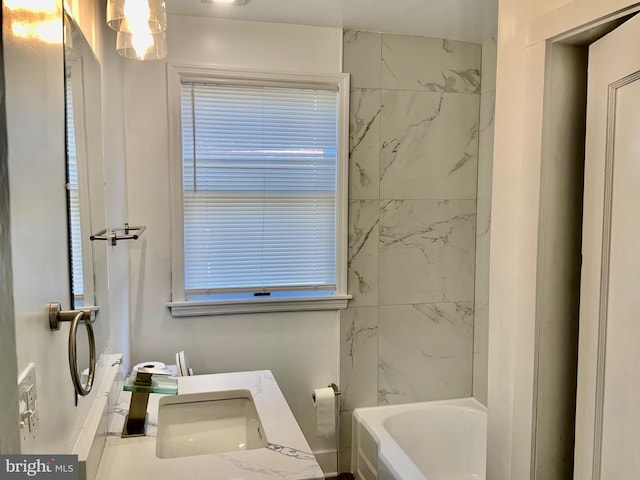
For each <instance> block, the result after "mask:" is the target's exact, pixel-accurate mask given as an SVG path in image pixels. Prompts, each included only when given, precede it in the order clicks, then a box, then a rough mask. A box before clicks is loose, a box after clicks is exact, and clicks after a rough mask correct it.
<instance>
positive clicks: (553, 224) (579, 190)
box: [530, 5, 640, 480]
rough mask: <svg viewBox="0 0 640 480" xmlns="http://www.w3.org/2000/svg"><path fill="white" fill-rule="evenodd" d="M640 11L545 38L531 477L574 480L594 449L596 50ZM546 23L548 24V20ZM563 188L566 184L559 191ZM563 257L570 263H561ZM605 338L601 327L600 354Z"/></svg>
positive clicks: (633, 9) (634, 8)
mask: <svg viewBox="0 0 640 480" xmlns="http://www.w3.org/2000/svg"><path fill="white" fill-rule="evenodd" d="M639 11H640V6H639V5H635V6H632V7H629V8H627V9H623V10H619V11H617V12H615V13H612V14H610V15H607V16H605V17H602V18H599V19H597V20H594V21H589V22H588V23H585V24H583V25H581V26H579V27H575V28H571V29H570V30H567V31H565V32H563V33H561V34H558V35H554V36H552V37H549V38H545V53H544V61H545V68H544V101H543V110H542V125H541V127H542V128H541V134H542V135H541V156H540V186H539V187H540V191H539V212H538V214H539V216H538V230H537V233H538V239H537V258H536V280H535V283H536V299H535V300H536V308H535V326H534V329H535V338H534V347H533V353H534V358H533V365H532V367H533V375H532V381H533V382H532V385H533V398H532V410H531V422H532V423H531V457H530V478H531V479H536V478H557V479H558V480H560V479H566V478H570V475H573V473H574V467H577V465H575V464H574V459H575V449H576V448H580V449H581V451H582V454H583V455H584V454H585V452H586V451H588V450H589V449H591V453H592V454H593V452H594V450H593V448H594V446H593V445H581V444H580V442H576V438H575V437H574V432H575V427H576V415H577V414H578V413H579V412H576V395H577V368H578V328H579V308H580V266H581V248H582V236H581V232H582V213H583V211H582V195H583V179H584V160H585V156H584V139H585V134H586V124H585V122H584V119H585V115H586V104H587V95H586V78H587V64H588V62H587V58H588V48H589V46H590V45H591V44H592V43H593V42H595V41H597V40H598V39H599V38H601V37H603V36H604V35H606V34H607V33H609V32H610V31H612V30H614V29H615V28H617V27H618V26H619V25H620V24H621V23H624V21H626V20H627V19H628V18H629V17H630V16H632V15H634V14H636V13H638V12H639ZM532 28H533V29H535V28H536V25H533V27H532ZM538 28H539V29H544V26H543V25H542V24H540V25H538ZM567 119H579V121H572V122H567ZM560 185H561V186H562V187H564V188H562V189H558V186H560ZM576 198H579V201H577V200H576ZM570 218H573V219H574V221H573V224H571V225H569V226H567V224H566V221H567V219H570ZM559 258H562V259H563V260H564V261H563V262H558V259H559ZM563 282H568V283H569V284H571V286H572V288H571V289H570V291H569V292H567V291H566V290H563V289H562V288H559V286H560V285H561V284H562V283H563ZM567 293H569V295H567ZM602 336H603V332H602V328H600V331H599V332H598V342H597V343H598V355H599V356H601V355H602V350H603V340H602ZM599 368H602V362H599ZM599 376H600V375H599ZM594 420H595V419H594ZM550 425H551V427H550ZM596 457H597V456H596ZM589 458H590V459H592V460H593V457H589ZM594 468H595V467H594ZM592 471H593V470H590V471H589V472H588V473H587V472H584V471H580V472H579V473H578V477H577V478H581V479H582V478H584V479H586V478H592V477H591V475H592ZM585 474H588V475H589V477H586V476H585Z"/></svg>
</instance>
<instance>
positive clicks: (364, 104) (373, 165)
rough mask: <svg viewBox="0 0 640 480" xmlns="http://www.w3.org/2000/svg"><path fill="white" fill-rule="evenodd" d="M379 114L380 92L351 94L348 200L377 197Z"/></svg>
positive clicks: (375, 90) (357, 91)
mask: <svg viewBox="0 0 640 480" xmlns="http://www.w3.org/2000/svg"><path fill="white" fill-rule="evenodd" d="M380 113H381V107H380V90H377V89H352V90H351V110H350V122H349V198H350V199H362V198H366V199H374V198H378V196H379V183H380V178H379V177H380V172H379V170H380Z"/></svg>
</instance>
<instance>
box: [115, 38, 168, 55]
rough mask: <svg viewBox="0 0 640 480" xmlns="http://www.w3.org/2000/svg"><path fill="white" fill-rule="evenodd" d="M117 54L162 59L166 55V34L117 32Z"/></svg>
mask: <svg viewBox="0 0 640 480" xmlns="http://www.w3.org/2000/svg"><path fill="white" fill-rule="evenodd" d="M116 51H117V52H118V55H120V56H122V57H125V58H131V59H134V60H162V59H163V58H165V57H166V56H167V34H166V33H164V32H162V33H156V34H155V35H150V34H133V33H127V32H118V34H117V35H116Z"/></svg>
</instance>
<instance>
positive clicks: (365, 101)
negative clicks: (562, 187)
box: [340, 31, 490, 471]
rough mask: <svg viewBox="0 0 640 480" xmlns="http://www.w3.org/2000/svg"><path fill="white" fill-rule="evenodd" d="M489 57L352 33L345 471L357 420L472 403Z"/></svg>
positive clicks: (444, 44)
mask: <svg viewBox="0 0 640 480" xmlns="http://www.w3.org/2000/svg"><path fill="white" fill-rule="evenodd" d="M481 49H482V46H481V45H480V44H474V43H467V42H457V41H448V40H443V39H433V38H425V37H416V36H405V35H391V34H380V33H370V32H360V31H346V32H345V33H344V65H343V68H344V71H345V72H348V73H350V74H351V89H352V90H351V121H350V165H349V169H350V171H349V175H350V179H349V182H350V185H349V268H348V272H349V273H348V282H349V286H348V288H349V293H350V294H351V295H353V300H352V301H351V302H350V304H349V308H348V309H347V310H345V311H343V312H342V314H341V322H340V323H341V339H340V340H341V359H340V365H341V367H340V368H341V372H340V381H341V389H342V392H343V394H342V396H341V425H342V429H341V470H342V471H348V469H349V461H350V444H351V441H350V435H351V418H352V412H353V409H355V408H358V407H366V406H375V405H383V404H397V403H407V402H415V401H423V400H437V399H443V398H456V397H468V396H471V395H472V389H473V374H474V371H473V357H474V297H475V294H476V286H475V279H476V263H477V260H476V253H475V249H476V238H481V239H482V238H483V237H482V235H480V236H478V231H477V229H478V225H477V224H478V222H477V220H476V218H477V206H476V200H477V196H478V161H479V156H478V155H479V142H478V140H479V136H480V135H481V133H482V132H481V127H482V124H481V123H480V119H479V114H480V103H481V95H480V93H481V91H482V84H481V82H480V71H481V61H482V55H481ZM489 182H490V180H489ZM489 187H490V183H489ZM484 227H485V224H483V225H482V228H484ZM478 350H480V349H478Z"/></svg>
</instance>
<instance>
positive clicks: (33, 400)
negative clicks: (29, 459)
mask: <svg viewBox="0 0 640 480" xmlns="http://www.w3.org/2000/svg"><path fill="white" fill-rule="evenodd" d="M18 395H19V405H20V441H21V444H22V450H23V451H28V450H29V446H30V444H31V443H33V441H34V440H35V439H36V436H37V434H38V429H39V426H40V419H39V415H38V391H37V389H36V366H35V364H33V363H30V364H29V365H27V368H26V369H25V370H24V371H23V372H22V373H21V374H20V377H19V378H18Z"/></svg>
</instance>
